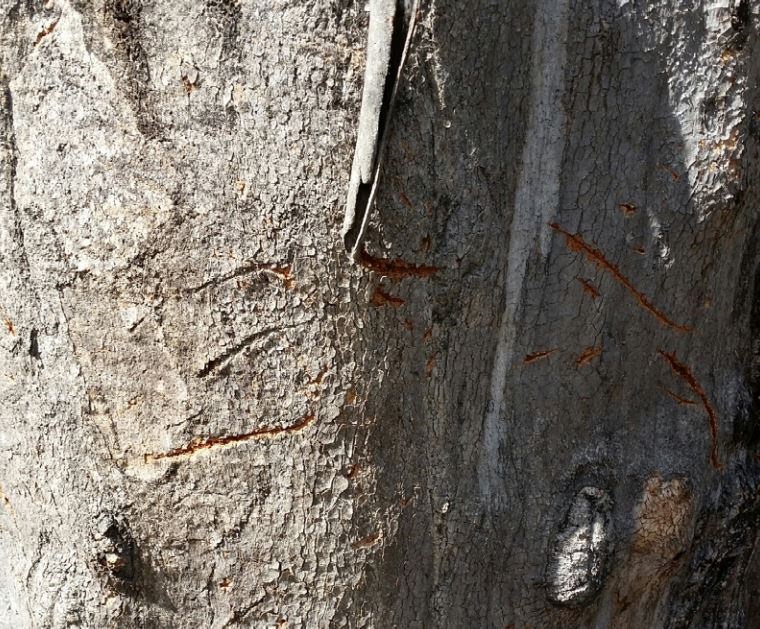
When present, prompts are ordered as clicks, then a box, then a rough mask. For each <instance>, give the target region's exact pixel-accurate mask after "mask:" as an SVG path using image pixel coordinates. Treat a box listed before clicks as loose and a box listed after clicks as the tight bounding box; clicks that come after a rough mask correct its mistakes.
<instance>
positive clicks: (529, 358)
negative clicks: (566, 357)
mask: <svg viewBox="0 0 760 629" xmlns="http://www.w3.org/2000/svg"><path fill="white" fill-rule="evenodd" d="M558 351H559V347H555V348H554V349H547V350H542V351H539V352H531V353H530V354H526V355H525V358H523V364H525V365H530V364H531V363H535V362H538V361H539V360H543V359H544V358H549V356H551V355H552V354H556V353H557V352H558Z"/></svg>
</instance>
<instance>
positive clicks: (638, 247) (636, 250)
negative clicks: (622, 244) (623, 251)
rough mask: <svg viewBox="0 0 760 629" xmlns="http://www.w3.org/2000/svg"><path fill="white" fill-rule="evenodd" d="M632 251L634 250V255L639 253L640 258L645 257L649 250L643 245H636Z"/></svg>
mask: <svg viewBox="0 0 760 629" xmlns="http://www.w3.org/2000/svg"><path fill="white" fill-rule="evenodd" d="M631 249H633V251H634V253H638V254H639V255H640V256H643V255H645V254H646V252H647V250H646V249H644V247H642V246H641V245H636V246H635V247H631Z"/></svg>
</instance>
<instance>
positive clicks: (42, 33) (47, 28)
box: [34, 18, 60, 46]
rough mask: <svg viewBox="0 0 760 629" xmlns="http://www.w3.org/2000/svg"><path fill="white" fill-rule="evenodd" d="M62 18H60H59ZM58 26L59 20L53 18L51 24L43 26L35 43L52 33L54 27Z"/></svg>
mask: <svg viewBox="0 0 760 629" xmlns="http://www.w3.org/2000/svg"><path fill="white" fill-rule="evenodd" d="M59 19H60V18H59ZM56 26H58V20H53V21H52V22H51V23H50V24H48V25H47V26H45V27H43V29H42V30H41V31H40V32H39V33H37V38H36V39H35V40H34V45H35V46H36V45H37V44H39V43H40V42H41V41H42V40H43V39H44V38H45V37H47V36H48V35H50V33H52V32H53V29H55V27H56Z"/></svg>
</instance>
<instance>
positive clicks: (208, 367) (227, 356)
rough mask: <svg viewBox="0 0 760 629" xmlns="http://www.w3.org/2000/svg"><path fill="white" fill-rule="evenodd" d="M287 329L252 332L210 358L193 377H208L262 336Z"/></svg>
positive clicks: (267, 329)
mask: <svg viewBox="0 0 760 629" xmlns="http://www.w3.org/2000/svg"><path fill="white" fill-rule="evenodd" d="M285 329H288V328H266V329H265V330H260V331H259V332H254V333H253V334H249V335H248V336H246V337H245V338H244V339H243V340H242V341H240V343H237V344H236V345H233V346H232V347H230V348H228V349H226V350H225V351H224V352H222V353H221V354H219V356H216V357H215V358H212V359H211V360H209V361H208V362H207V363H206V364H205V365H204V366H203V368H202V369H200V370H199V371H198V372H197V373H196V374H195V376H196V377H197V378H205V377H206V376H208V375H209V374H210V373H211V372H212V371H214V370H216V369H217V368H219V367H221V366H222V365H223V364H225V363H226V362H228V361H230V360H231V359H233V358H234V357H235V356H237V355H238V354H240V353H241V352H242V351H244V350H245V349H246V348H247V347H248V346H249V345H251V343H253V342H254V341H256V340H257V339H260V338H262V337H264V336H267V335H269V334H273V333H274V332H279V331H281V330H285Z"/></svg>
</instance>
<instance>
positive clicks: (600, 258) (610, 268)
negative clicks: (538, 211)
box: [549, 223, 691, 332]
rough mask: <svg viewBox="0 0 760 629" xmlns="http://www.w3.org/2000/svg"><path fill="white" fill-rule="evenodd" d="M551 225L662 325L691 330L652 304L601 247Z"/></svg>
mask: <svg viewBox="0 0 760 629" xmlns="http://www.w3.org/2000/svg"><path fill="white" fill-rule="evenodd" d="M549 227H551V228H552V229H553V230H555V231H558V232H559V233H560V234H562V235H563V236H564V237H565V241H566V242H567V248H568V249H569V250H570V251H576V252H578V253H582V254H583V255H584V256H585V258H586V259H587V260H588V261H589V262H593V263H594V264H596V265H597V266H598V267H599V268H600V269H602V270H604V271H607V272H608V273H609V274H610V275H612V277H613V278H614V279H615V280H616V281H617V282H618V283H619V284H621V285H622V286H623V287H624V288H625V289H627V290H628V292H629V293H631V295H633V297H634V298H635V299H636V301H637V302H638V304H639V305H640V306H641V307H642V308H643V309H644V310H646V311H647V312H648V313H649V314H651V315H652V316H653V317H654V318H655V319H657V321H659V322H660V323H661V324H662V325H664V326H667V327H669V328H672V329H673V330H676V331H677V332H690V331H691V328H690V327H689V326H685V325H678V324H677V323H674V322H673V321H671V320H670V319H669V318H668V317H667V316H666V315H665V314H664V313H663V312H662V311H660V310H658V309H657V308H656V307H655V306H654V304H652V302H651V301H649V299H647V297H646V295H644V294H643V293H642V292H641V291H639V290H638V289H637V288H636V287H635V286H634V285H633V284H632V283H631V280H629V279H628V278H627V277H626V276H625V275H623V274H622V273H621V272H620V269H619V268H618V267H617V266H616V265H614V264H613V263H612V262H610V261H609V260H607V258H605V257H604V254H603V253H602V252H601V251H600V250H599V249H597V248H595V247H593V246H592V245H590V244H588V243H587V242H586V241H585V240H583V238H581V237H580V236H578V235H577V234H571V233H570V232H568V231H565V230H564V229H562V228H561V227H560V226H559V225H558V224H557V223H549Z"/></svg>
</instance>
